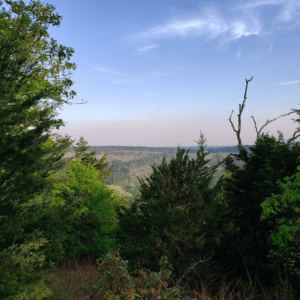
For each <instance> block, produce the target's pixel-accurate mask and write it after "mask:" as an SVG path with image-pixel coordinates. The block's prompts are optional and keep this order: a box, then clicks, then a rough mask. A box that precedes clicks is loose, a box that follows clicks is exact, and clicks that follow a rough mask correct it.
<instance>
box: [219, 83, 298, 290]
mask: <svg viewBox="0 0 300 300" xmlns="http://www.w3.org/2000/svg"><path fill="white" fill-rule="evenodd" d="M251 80H252V78H251V79H250V80H246V91H245V97H244V102H243V105H242V106H241V105H240V111H239V112H240V114H239V115H238V121H239V127H238V131H236V130H235V129H234V126H233V124H232V122H231V117H230V119H229V120H230V122H231V125H232V127H233V129H234V131H235V132H236V133H237V138H238V142H239V144H238V149H239V154H230V155H229V156H228V157H226V159H225V160H224V161H225V164H226V167H225V170H226V171H229V172H230V177H228V178H226V184H225V185H224V190H225V193H224V196H225V197H226V202H227V203H228V209H229V213H228V214H227V217H231V218H232V220H233V222H234V224H235V225H234V227H235V230H234V231H232V233H230V234H227V235H224V238H223V239H222V243H221V246H220V248H219V250H218V253H217V255H216V256H215V259H216V260H217V261H218V262H219V263H220V264H223V265H224V268H225V267H226V268H227V269H230V270H235V272H234V273H232V276H240V277H241V278H243V279H245V280H247V281H248V284H247V288H248V289H249V290H250V289H251V288H252V287H253V278H255V279H258V277H259V278H260V279H261V280H263V282H264V284H265V285H269V286H270V285H272V284H274V278H273V275H274V272H275V271H276V272H277V271H279V273H280V271H281V270H282V261H280V260H276V259H274V258H273V259H269V258H267V255H268V253H269V251H270V250H271V249H273V246H272V243H271V241H270V233H271V232H274V230H275V229H276V228H277V226H278V223H277V221H278V218H279V217H280V214H279V215H277V216H276V217H273V219H272V217H271V218H269V219H268V220H260V217H261V214H262V207H261V203H263V202H264V201H265V199H266V197H270V196H271V195H272V194H276V195H280V194H281V193H282V191H281V188H280V186H279V184H278V182H283V179H284V177H286V176H292V175H294V174H295V173H297V165H298V164H299V156H300V147H299V145H298V144H296V145H293V147H292V148H291V149H289V145H290V143H291V142H292V141H293V140H294V139H296V138H297V137H295V133H294V136H293V138H290V139H289V140H288V142H287V143H285V142H284V139H283V134H282V133H281V132H280V131H278V133H279V139H278V141H276V139H275V138H274V137H269V136H268V135H264V134H262V135H261V136H260V132H261V130H262V128H264V127H265V126H266V125H267V124H268V123H270V122H272V121H274V120H276V119H277V118H275V119H273V120H271V121H269V120H268V121H267V123H266V124H265V125H264V126H262V128H261V129H260V131H259V132H257V128H256V123H255V120H254V118H253V116H252V118H253V120H254V123H255V128H256V132H257V140H256V143H255V146H253V147H250V150H251V151H252V153H251V154H250V155H249V154H248V152H247V151H246V149H245V148H244V147H243V146H242V144H241V139H240V130H241V114H242V111H243V108H244V105H245V100H246V92H247V86H248V82H249V81H251ZM291 113H292V112H290V113H287V114H285V115H289V114H291ZM231 115H232V114H231ZM285 115H282V116H285ZM231 155H233V156H235V157H237V158H238V159H239V160H241V161H243V162H245V164H244V166H243V168H242V169H239V168H238V167H237V166H235V165H233V159H232V157H231ZM221 163H222V162H221ZM284 214H285V210H282V212H281V215H284ZM281 274H282V273H281ZM261 283H262V282H261Z"/></svg>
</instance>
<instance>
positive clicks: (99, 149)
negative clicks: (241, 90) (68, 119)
mask: <svg viewBox="0 0 300 300" xmlns="http://www.w3.org/2000/svg"><path fill="white" fill-rule="evenodd" d="M294 144H296V142H294V143H291V145H290V146H289V148H291V147H292V146H293V145H294ZM243 146H244V147H245V148H246V150H247V151H248V152H251V151H250V149H249V148H250V147H253V146H254V145H243ZM87 147H88V151H96V153H97V154H98V153H103V152H104V153H106V152H108V153H118V152H123V151H126V152H128V151H139V152H144V153H147V152H149V153H150V152H151V153H155V152H159V153H161V152H163V153H166V154H169V155H172V154H175V153H176V152H177V147H140V146H87ZM179 147H180V149H189V148H190V152H189V153H190V154H193V153H197V151H198V150H199V147H198V146H190V147H188V146H179ZM205 150H206V151H208V152H210V153H236V154H237V153H239V151H238V147H237V146H206V147H205ZM69 151H73V147H72V146H71V147H69Z"/></svg>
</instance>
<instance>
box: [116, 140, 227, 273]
mask: <svg viewBox="0 0 300 300" xmlns="http://www.w3.org/2000/svg"><path fill="white" fill-rule="evenodd" d="M201 138H202V141H201V144H202V146H201V147H199V148H200V149H199V151H198V153H197V159H196V160H194V159H192V160H190V159H189V158H188V155H187V154H188V152H189V150H187V153H186V154H185V156H184V153H185V150H184V149H179V148H178V151H177V155H176V158H172V160H171V161H170V163H169V164H167V163H166V162H165V159H163V161H162V163H161V165H160V166H158V167H155V166H152V169H153V174H151V175H150V178H147V181H148V183H149V185H147V184H146V183H145V182H144V180H140V183H141V188H140V191H141V199H140V200H138V201H136V202H135V203H133V204H132V206H131V207H130V209H126V210H125V213H122V212H118V219H119V220H120V221H119V227H118V228H117V230H116V238H117V240H118V242H119V245H120V253H121V255H122V257H125V258H126V259H127V260H128V261H129V270H133V269H134V267H135V265H134V264H133V262H134V261H135V263H136V262H140V263H142V265H144V266H145V267H146V268H148V269H151V270H158V269H159V266H158V261H159V257H160V256H162V255H166V256H167V257H168V259H169V261H170V262H171V263H172V265H173V267H174V273H175V274H176V275H177V276H178V275H179V270H180V269H181V268H182V267H186V266H188V265H190V263H191V262H192V261H194V260H196V259H197V258H198V257H199V256H202V257H210V256H213V255H214V253H215V248H216V247H217V245H218V244H219V243H220V240H221V238H222V236H223V231H224V230H227V228H225V226H224V225H223V224H225V223H226V220H225V219H224V218H222V215H224V214H225V213H226V203H224V202H222V201H216V200H215V199H216V196H217V195H219V194H220V192H221V189H222V182H223V179H221V180H220V181H219V182H218V183H217V184H216V185H215V187H214V188H212V189H211V188H209V185H210V182H211V179H212V177H213V173H214V170H215V168H216V167H213V168H211V169H209V168H208V167H207V166H205V165H206V164H207V162H209V161H208V160H205V156H206V155H207V154H205V153H204V147H203V143H204V141H203V135H202V136H201Z"/></svg>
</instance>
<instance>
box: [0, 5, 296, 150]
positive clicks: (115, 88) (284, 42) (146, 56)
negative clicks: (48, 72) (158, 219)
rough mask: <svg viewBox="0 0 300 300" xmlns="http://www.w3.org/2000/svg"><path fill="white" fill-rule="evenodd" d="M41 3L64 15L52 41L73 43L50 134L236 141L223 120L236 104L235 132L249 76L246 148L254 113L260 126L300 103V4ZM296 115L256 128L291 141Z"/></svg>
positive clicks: (162, 142)
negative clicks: (64, 93) (65, 88)
mask: <svg viewBox="0 0 300 300" xmlns="http://www.w3.org/2000/svg"><path fill="white" fill-rule="evenodd" d="M23 2H24V3H25V4H26V5H29V4H30V2H31V1H28V0H23ZM41 2H42V4H43V5H46V4H47V3H48V4H50V5H53V6H54V7H55V11H54V12H53V13H55V14H56V13H57V14H59V15H60V16H62V20H61V23H60V26H59V27H58V26H52V25H49V27H48V33H49V38H48V40H50V38H51V37H52V38H53V39H55V40H56V41H57V43H58V45H60V44H62V45H63V46H66V47H72V48H73V49H74V53H73V56H72V57H71V59H70V61H69V62H72V63H75V64H76V70H72V69H71V70H67V72H69V71H70V72H71V73H72V76H71V77H70V79H71V80H72V81H73V82H74V84H73V85H72V87H71V88H70V90H69V91H71V90H74V91H75V92H76V93H77V96H75V97H74V98H73V99H71V100H70V102H71V103H72V105H68V104H64V105H63V106H62V109H59V108H58V109H57V113H58V116H56V119H62V120H63V121H64V122H65V126H64V127H63V126H61V127H60V129H59V130H57V129H53V130H52V133H58V134H60V135H62V136H65V135H66V134H68V135H69V136H71V138H72V139H74V140H75V142H74V144H76V143H77V141H78V140H79V138H80V137H81V136H83V137H84V139H85V141H87V142H88V145H89V146H146V147H177V146H178V145H180V146H186V147H188V146H197V141H198V140H199V139H200V131H201V132H202V133H203V134H204V137H205V138H206V143H205V144H206V145H207V146H236V145H237V144H238V140H237V136H236V133H235V132H234V130H233V128H232V125H231V123H230V121H229V118H230V115H231V112H232V110H233V113H232V119H231V120H232V122H233V125H234V128H235V130H238V117H237V114H238V113H239V105H241V104H242V103H243V101H244V94H245V87H246V81H245V79H247V80H249V79H251V77H252V76H253V79H252V80H251V81H250V82H249V83H248V89H247V99H246V101H245V107H244V110H243V113H242V116H241V140H242V144H243V145H253V144H254V143H255V140H256V129H255V124H254V122H253V119H252V117H251V116H253V117H254V119H255V122H256V126H257V130H258V131H259V130H260V128H261V127H262V126H263V125H264V124H265V123H266V122H267V120H273V119H275V118H277V117H279V116H281V115H283V114H286V113H289V112H291V109H300V105H299V104H300V101H299V100H300V99H299V92H300V85H299V83H300V69H299V66H300V57H299V49H300V34H299V32H300V1H299V0H267V1H264V0H252V1H247V0H245V1H241V0H240V1H195V0H194V1H191V2H181V1H177V0H172V1H170V0H160V1H157V0H148V1H138V0H135V1H130V0H127V1H121V0H119V1H114V0H109V1H107V0H101V1H99V0H86V1H81V0H48V1H47V0H44V1H41ZM2 7H5V8H6V10H7V9H9V8H10V5H7V4H6V3H3V5H2ZM13 16H16V15H14V14H13ZM61 78H63V77H62V73H61ZM63 99H66V100H68V99H67V98H65V97H64V98H63ZM82 99H83V101H82ZM86 101H88V102H87V103H86V104H80V105H79V104H78V105H75V103H82V102H86ZM49 102H50V103H51V101H49ZM298 117H299V116H298V114H296V113H293V114H290V115H288V116H285V117H281V118H279V119H277V120H275V121H274V122H271V123H270V124H268V125H267V126H266V127H265V128H264V129H263V130H262V132H264V133H265V134H266V133H269V135H270V136H271V135H272V134H273V135H274V136H275V137H276V138H278V133H277V130H280V131H281V132H282V133H283V135H284V139H285V140H287V139H288V138H290V137H292V136H293V133H294V132H295V131H296V128H297V127H299V126H300V125H299V123H298V122H294V121H293V120H292V119H293V118H294V119H297V118H298ZM296 141H300V139H299V138H298V139H297V140H296Z"/></svg>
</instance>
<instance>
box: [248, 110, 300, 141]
mask: <svg viewBox="0 0 300 300" xmlns="http://www.w3.org/2000/svg"><path fill="white" fill-rule="evenodd" d="M294 113H295V111H292V112H289V113H287V114H285V115H282V116H279V117H277V118H275V119H273V120H271V121H269V120H267V123H266V124H265V125H263V126H262V127H261V128H260V130H259V132H257V127H256V122H255V120H254V117H253V116H251V117H252V119H253V122H254V124H255V130H256V134H257V138H259V136H260V132H261V131H262V129H263V128H264V127H266V126H267V125H268V124H269V123H271V122H273V121H275V120H277V119H278V118H281V117H284V116H288V115H290V114H294Z"/></svg>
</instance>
